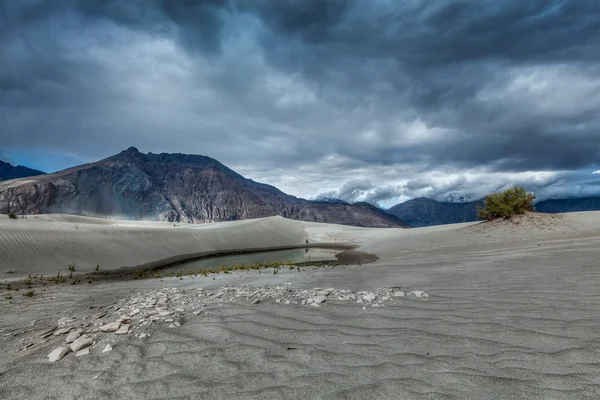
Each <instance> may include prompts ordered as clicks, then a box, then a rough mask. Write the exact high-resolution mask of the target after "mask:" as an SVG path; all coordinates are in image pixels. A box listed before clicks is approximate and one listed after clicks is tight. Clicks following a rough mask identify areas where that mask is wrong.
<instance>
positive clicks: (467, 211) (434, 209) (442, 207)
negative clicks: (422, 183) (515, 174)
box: [387, 197, 483, 227]
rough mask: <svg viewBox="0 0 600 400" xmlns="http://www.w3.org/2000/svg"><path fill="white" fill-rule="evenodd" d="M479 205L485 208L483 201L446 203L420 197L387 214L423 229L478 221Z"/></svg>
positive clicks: (390, 210) (397, 206)
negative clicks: (424, 227)
mask: <svg viewBox="0 0 600 400" xmlns="http://www.w3.org/2000/svg"><path fill="white" fill-rule="evenodd" d="M478 205H479V206H483V200H478V201H469V202H463V203H445V202H439V201H435V200H432V199H428V198H425V197H420V198H417V199H413V200H408V201H406V202H404V203H400V204H398V205H395V206H394V207H392V208H390V209H388V210H387V212H388V213H389V214H392V215H394V216H396V217H398V218H400V219H401V220H403V221H404V222H406V223H407V224H408V225H409V226H411V227H421V226H431V225H444V224H455V223H459V222H471V221H477V206H478Z"/></svg>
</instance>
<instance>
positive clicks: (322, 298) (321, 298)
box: [313, 295, 327, 304]
mask: <svg viewBox="0 0 600 400" xmlns="http://www.w3.org/2000/svg"><path fill="white" fill-rule="evenodd" d="M326 300H327V299H326V298H325V296H323V295H319V296H316V297H314V298H313V302H314V303H317V304H321V303H325V301H326Z"/></svg>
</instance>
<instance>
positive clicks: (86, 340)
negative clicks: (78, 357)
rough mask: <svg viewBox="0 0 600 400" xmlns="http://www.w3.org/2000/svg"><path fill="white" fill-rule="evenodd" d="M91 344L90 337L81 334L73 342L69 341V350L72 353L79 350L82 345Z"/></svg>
mask: <svg viewBox="0 0 600 400" xmlns="http://www.w3.org/2000/svg"><path fill="white" fill-rule="evenodd" d="M91 344H92V338H91V337H89V336H88V335H83V336H80V337H78V338H77V339H75V341H74V342H73V343H71V351H72V352H73V353H77V352H78V351H79V350H81V349H83V348H84V347H88V346H90V345H91Z"/></svg>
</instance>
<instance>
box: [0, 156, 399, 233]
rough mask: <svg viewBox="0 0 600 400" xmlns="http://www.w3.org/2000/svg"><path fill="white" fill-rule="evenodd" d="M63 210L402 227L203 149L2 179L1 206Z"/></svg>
mask: <svg viewBox="0 0 600 400" xmlns="http://www.w3.org/2000/svg"><path fill="white" fill-rule="evenodd" d="M8 213H15V214H36V213H64V214H75V215H86V216H97V217H107V218H120V219H135V220H160V221H179V222H191V223H205V222H218V221H232V220H241V219H250V218H262V217H269V216H275V215H280V216H283V217H286V218H291V219H296V220H303V221H313V222H327V223H336V224H346V225H356V226H365V227H406V224H404V222H403V221H402V220H400V219H399V218H397V217H395V216H393V215H391V214H388V213H386V212H384V211H383V210H380V209H379V208H377V207H374V206H372V205H370V204H367V203H358V204H347V203H344V202H342V203H337V202H335V203H333V202H318V201H309V200H304V199H299V198H296V197H294V196H290V195H287V194H285V193H283V192H282V191H280V190H279V189H277V188H275V187H273V186H269V185H265V184H262V183H258V182H254V181H253V180H250V179H246V178H244V177H243V176H241V175H240V174H238V173H236V172H235V171H233V170H231V169H229V168H227V167H226V166H224V165H223V164H221V163H219V162H218V161H217V160H214V159H212V158H209V157H205V156H199V155H185V154H165V153H162V154H152V153H148V154H143V153H140V152H139V151H138V150H137V149H136V148H134V147H131V148H129V149H127V150H126V151H123V152H121V153H119V154H117V155H115V156H112V157H109V158H106V159H104V160H101V161H98V162H95V163H91V164H86V165H81V166H78V167H74V168H70V169H66V170H64V171H60V172H56V173H51V174H46V175H39V176H35V177H29V178H27V179H16V180H11V181H6V182H0V214H8Z"/></svg>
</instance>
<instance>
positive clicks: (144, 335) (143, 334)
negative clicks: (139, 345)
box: [139, 333, 148, 339]
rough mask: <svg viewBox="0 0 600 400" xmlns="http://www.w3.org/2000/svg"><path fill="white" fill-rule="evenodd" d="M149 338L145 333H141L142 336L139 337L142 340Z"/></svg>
mask: <svg viewBox="0 0 600 400" xmlns="http://www.w3.org/2000/svg"><path fill="white" fill-rule="evenodd" d="M147 336H148V335H146V334H145V333H140V336H139V338H140V339H144V338H146V337H147Z"/></svg>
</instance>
